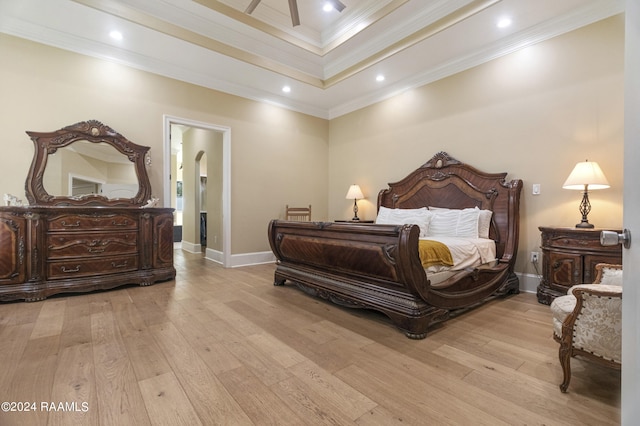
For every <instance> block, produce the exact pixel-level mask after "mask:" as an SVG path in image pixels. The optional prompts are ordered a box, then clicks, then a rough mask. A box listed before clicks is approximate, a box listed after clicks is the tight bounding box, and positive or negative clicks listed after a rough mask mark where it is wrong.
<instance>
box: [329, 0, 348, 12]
mask: <svg viewBox="0 0 640 426" xmlns="http://www.w3.org/2000/svg"><path fill="white" fill-rule="evenodd" d="M329 3H331V5H332V6H333V8H334V9H335V10H337V11H338V12H342V11H343V10H344V8H345V7H346V6H345V5H344V3H342V2H341V1H339V0H330V1H329Z"/></svg>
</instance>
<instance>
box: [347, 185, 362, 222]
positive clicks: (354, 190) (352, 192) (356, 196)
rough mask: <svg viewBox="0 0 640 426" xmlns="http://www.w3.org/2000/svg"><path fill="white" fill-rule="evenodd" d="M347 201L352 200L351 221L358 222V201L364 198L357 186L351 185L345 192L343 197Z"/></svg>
mask: <svg viewBox="0 0 640 426" xmlns="http://www.w3.org/2000/svg"><path fill="white" fill-rule="evenodd" d="M345 198H346V199H347V200H353V218H352V219H351V220H356V221H357V220H360V218H359V217H358V200H361V199H363V198H364V195H362V190H361V189H360V186H359V185H355V184H354V185H351V186H350V187H349V190H348V191H347V196H346V197H345Z"/></svg>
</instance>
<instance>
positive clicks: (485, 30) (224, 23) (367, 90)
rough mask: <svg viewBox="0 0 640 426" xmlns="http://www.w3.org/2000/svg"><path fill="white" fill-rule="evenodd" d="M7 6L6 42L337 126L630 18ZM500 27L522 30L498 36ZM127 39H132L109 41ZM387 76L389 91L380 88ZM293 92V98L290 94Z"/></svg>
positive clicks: (419, 8) (2, 2) (570, 2)
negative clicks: (482, 67) (510, 57)
mask: <svg viewBox="0 0 640 426" xmlns="http://www.w3.org/2000/svg"><path fill="white" fill-rule="evenodd" d="M341 1H342V3H343V4H344V5H345V6H346V7H345V9H344V10H343V11H342V12H338V11H336V10H332V11H330V12H324V11H323V10H322V6H323V1H322V0H298V9H299V18H300V25H297V26H295V27H294V26H293V25H292V22H291V16H290V12H289V2H288V0H262V1H261V2H260V4H259V5H258V6H257V7H256V8H255V10H254V11H253V12H252V13H251V15H248V14H246V13H244V11H245V10H246V8H247V6H248V5H249V4H250V3H251V0H220V1H217V0H154V1H151V0H47V1H46V2H43V1H41V0H0V32H4V33H7V34H11V35H15V36H18V37H22V38H26V39H29V40H34V41H37V42H40V43H44V44H48V45H51V46H55V47H59V48H63V49H67V50H71V51H74V52H78V53H81V54H86V55H90V56H94V57H98V58H102V59H106V60H110V61H114V62H118V63H121V64H126V65H128V66H132V67H134V68H138V69H142V70H146V71H150V72H154V73H157V74H160V75H164V76H168V77H171V78H175V79H179V80H183V81H187V82H190V83H193V84H197V85H200V86H203V87H208V88H212V89H216V90H220V91H223V92H227V93H231V94H234V95H238V96H243V97H246V98H249V99H254V100H260V101H264V102H268V103H272V104H277V105H281V106H283V107H286V108H290V109H293V110H296V111H300V112H303V113H306V114H311V115H314V116H318V117H322V118H334V117H337V116H340V115H343V114H345V113H348V112H351V111H354V110H356V109H359V108H362V107H364V106H367V105H370V104H372V103H375V102H378V101H380V100H383V99H386V98H388V97H390V96H393V95H395V94H398V93H401V92H402V91H405V90H407V89H410V88H412V87H417V86H420V85H424V84H427V83H430V82H433V81H435V80H438V79H440V78H444V77H446V76H448V75H451V74H454V73H457V72H460V71H463V70H465V69H468V68H471V67H473V66H476V65H479V64H481V63H483V62H486V61H489V60H491V59H495V58H497V57H499V56H502V55H505V54H508V53H511V52H514V51H516V50H518V49H521V48H524V47H527V46H530V45H532V44H535V43H538V42H540V41H543V40H546V39H548V38H551V37H555V36H557V35H560V34H563V33H565V32H568V31H571V30H574V29H576V28H579V27H582V26H584V25H588V24H590V23H593V22H596V21H598V20H601V19H604V18H607V17H610V16H612V15H615V14H618V13H621V12H623V7H624V2H623V1H622V0H562V1H558V0H341ZM502 18H510V19H511V21H512V25H511V26H508V27H506V28H499V27H498V26H497V25H496V24H497V22H498V20H500V19H502ZM114 30H117V31H119V32H120V33H121V34H122V39H120V40H117V39H113V38H111V37H110V36H109V33H110V32H111V31H114ZM379 75H384V81H377V80H376V77H378V76H379ZM285 86H287V87H289V89H290V91H289V92H283V90H282V89H283V87H285Z"/></svg>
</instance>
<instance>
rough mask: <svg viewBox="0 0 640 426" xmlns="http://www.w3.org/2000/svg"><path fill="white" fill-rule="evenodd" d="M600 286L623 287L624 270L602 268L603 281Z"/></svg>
mask: <svg viewBox="0 0 640 426" xmlns="http://www.w3.org/2000/svg"><path fill="white" fill-rule="evenodd" d="M600 284H605V285H619V286H621V285H622V269H616V268H602V279H601V280H600Z"/></svg>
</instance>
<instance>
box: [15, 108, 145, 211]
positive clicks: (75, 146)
mask: <svg viewBox="0 0 640 426" xmlns="http://www.w3.org/2000/svg"><path fill="white" fill-rule="evenodd" d="M27 134H28V135H29V137H30V138H31V140H32V141H33V143H34V147H35V152H34V156H33V161H32V163H31V168H30V170H29V174H28V175H27V181H26V184H25V190H26V197H27V200H28V201H29V204H30V205H34V206H97V205H99V206H113V207H140V206H142V205H144V204H145V203H146V202H147V201H148V200H149V199H150V198H151V184H150V182H149V176H148V175H147V170H146V165H145V163H146V158H147V155H148V151H149V147H146V146H141V145H137V144H135V143H133V142H131V141H130V140H128V139H127V138H125V137H124V136H122V135H121V134H119V133H118V132H116V131H115V130H113V129H112V128H111V127H109V126H107V125H105V124H103V123H101V122H99V121H97V120H89V121H83V122H80V123H76V124H73V125H71V126H67V127H64V128H62V129H60V130H56V131H54V132H48V133H42V132H33V131H28V132H27Z"/></svg>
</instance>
